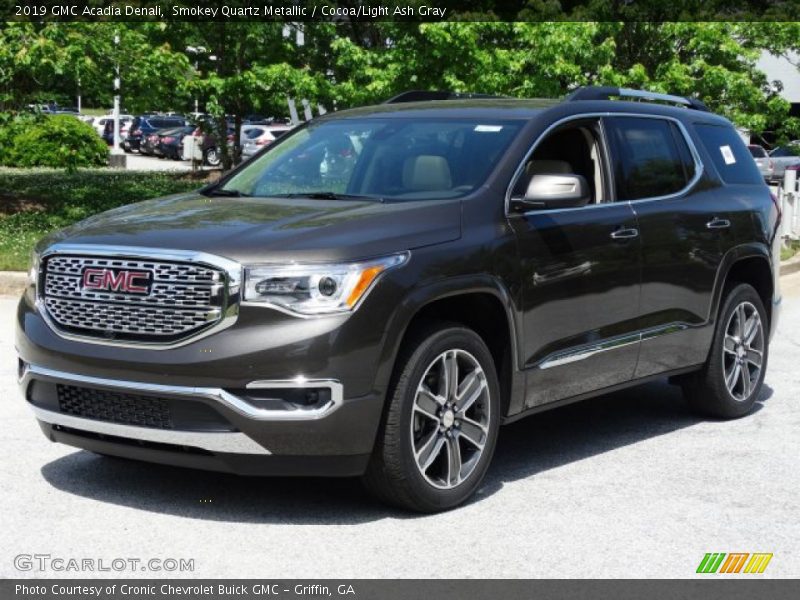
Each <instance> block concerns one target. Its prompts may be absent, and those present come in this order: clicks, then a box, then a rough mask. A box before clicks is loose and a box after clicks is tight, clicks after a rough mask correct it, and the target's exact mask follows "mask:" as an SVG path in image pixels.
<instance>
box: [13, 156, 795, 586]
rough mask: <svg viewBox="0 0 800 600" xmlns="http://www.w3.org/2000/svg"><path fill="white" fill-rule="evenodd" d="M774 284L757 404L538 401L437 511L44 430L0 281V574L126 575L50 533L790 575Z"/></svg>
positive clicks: (249, 569) (663, 392) (653, 397)
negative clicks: (167, 463) (200, 466)
mask: <svg viewBox="0 0 800 600" xmlns="http://www.w3.org/2000/svg"><path fill="white" fill-rule="evenodd" d="M155 160H157V159H155ZM783 287H784V297H785V300H784V310H783V315H782V320H781V322H780V326H779V329H778V334H777V336H776V339H775V340H774V341H773V344H772V347H771V353H772V354H771V358H770V367H769V371H768V374H767V380H766V384H767V385H766V386H765V390H764V393H763V395H762V397H761V400H760V402H758V403H757V405H756V410H755V412H754V413H753V414H752V415H750V416H748V417H746V418H743V419H740V420H737V421H730V422H715V421H706V420H702V419H699V418H697V417H695V416H693V415H692V414H691V413H690V412H688V410H687V409H686V407H685V405H684V404H683V402H682V399H681V397H680V394H679V392H678V390H677V389H676V388H674V387H671V386H669V385H667V384H666V382H655V383H651V384H647V385H645V386H643V387H640V388H636V389H630V390H627V391H623V392H619V393H615V394H611V395H608V396H604V397H602V398H598V399H596V400H592V401H587V402H584V403H581V404H577V405H572V406H568V407H564V408H561V409H558V410H555V411H552V412H549V413H545V414H541V415H538V416H535V417H533V418H531V419H528V420H524V421H521V422H518V423H515V424H514V425H511V426H509V427H507V428H505V429H503V430H501V435H500V441H499V445H498V449H497V452H496V455H495V459H494V463H493V466H492V468H491V470H490V472H489V474H488V476H487V479H486V482H485V484H484V486H483V487H482V489H481V490H480V492H479V493H478V494H477V496H476V497H475V499H474V500H473V501H471V502H470V503H469V504H468V505H467V506H464V507H462V508H460V509H456V510H453V511H451V512H448V513H444V514H439V515H433V516H419V515H412V514H406V513H400V512H397V511H394V510H390V509H386V508H384V507H383V506H381V505H379V504H377V503H375V502H373V501H372V500H371V499H370V498H369V497H368V496H367V495H366V494H365V493H364V492H362V490H361V488H360V487H359V485H358V482H357V481H352V480H324V479H254V478H237V477H232V476H225V475H219V474H209V473H203V472H196V471H191V470H184V469H178V468H171V467H164V466H154V465H148V464H142V463H137V462H133V461H125V460H118V459H109V458H101V457H99V456H95V455H92V454H90V453H87V452H83V451H78V450H75V449H72V448H69V447H67V446H61V445H55V444H51V443H49V442H48V441H46V440H45V438H44V437H43V436H42V434H41V432H40V431H39V428H38V426H37V425H36V423H35V421H34V419H33V417H32V415H31V414H30V412H29V411H28V409H27V408H26V407H25V405H24V402H23V400H22V398H21V396H20V394H19V392H18V391H17V388H16V383H15V368H16V360H15V355H14V342H13V318H14V307H15V303H16V301H15V299H13V298H3V299H0V384H2V387H0V389H2V392H0V402H2V404H3V407H4V410H5V414H4V417H5V419H4V421H5V423H6V426H5V427H4V428H3V430H2V433H0V444H2V450H3V453H4V460H3V462H2V479H3V485H2V486H0V507H1V508H2V511H3V515H4V518H3V521H4V524H3V531H4V535H3V539H4V541H5V543H4V544H3V548H2V551H0V575H1V576H4V577H20V576H22V577H26V576H42V575H44V576H51V577H54V576H70V577H80V576H96V575H99V576H117V574H116V573H114V572H110V573H109V572H106V573H80V572H52V571H49V572H46V573H37V572H35V571H27V572H21V571H18V570H16V569H15V566H14V557H15V556H17V555H19V554H23V553H25V554H36V553H40V554H50V555H51V556H53V557H63V558H78V559H81V558H90V559H94V560H99V559H104V560H108V561H111V560H113V559H114V558H118V557H123V558H139V559H142V560H148V559H150V558H158V559H164V558H176V559H180V558H188V559H194V560H195V570H194V572H192V573H185V574H184V575H185V576H195V577H203V578H211V577H259V578H262V579H268V578H275V577H284V578H288V577H320V578H324V577H335V578H351V577H403V578H415V577H455V578H458V577H484V578H505V577H563V578H570V577H620V578H631V577H633V578H637V577H654V578H670V577H693V576H695V569H696V568H697V565H698V564H699V562H700V560H701V559H702V558H703V555H704V554H705V553H706V552H771V553H774V558H773V559H772V562H771V563H770V564H769V568H768V569H767V570H766V572H765V574H764V575H763V576H764V577H796V576H797V574H798V573H800V520H798V518H797V512H798V497H800V476H799V475H798V468H797V458H798V456H800V436H799V435H798V428H800V402H799V401H798V398H800V393H798V392H800V369H798V359H799V358H800V274H796V275H791V276H788V277H785V278H784V279H783ZM122 574H124V575H128V576H133V577H150V576H155V577H157V576H163V575H164V574H163V573H158V572H156V573H153V572H123V573H122ZM174 575H177V576H180V575H181V574H179V573H175V574H174ZM740 577H741V575H740ZM747 577H751V576H747Z"/></svg>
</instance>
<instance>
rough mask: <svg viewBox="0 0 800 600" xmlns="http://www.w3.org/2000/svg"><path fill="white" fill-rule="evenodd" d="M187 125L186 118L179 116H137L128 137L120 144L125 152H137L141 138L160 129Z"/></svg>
mask: <svg viewBox="0 0 800 600" xmlns="http://www.w3.org/2000/svg"><path fill="white" fill-rule="evenodd" d="M188 124H189V122H188V121H187V120H186V118H185V117H181V116H168V117H167V116H162V115H152V114H150V115H139V116H138V117H135V118H134V119H133V121H132V122H131V125H130V130H129V131H128V135H127V136H126V137H125V140H124V141H123V142H122V149H123V150H124V151H125V152H134V151H137V150H139V146H140V145H141V143H142V138H144V137H147V136H148V135H151V134H153V133H156V132H157V131H159V130H161V129H170V128H175V127H185V126H186V125H188Z"/></svg>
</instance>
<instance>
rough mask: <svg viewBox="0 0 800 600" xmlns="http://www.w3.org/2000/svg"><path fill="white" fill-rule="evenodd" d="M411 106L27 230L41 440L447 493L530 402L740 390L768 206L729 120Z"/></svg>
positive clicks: (327, 128)
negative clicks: (672, 388)
mask: <svg viewBox="0 0 800 600" xmlns="http://www.w3.org/2000/svg"><path fill="white" fill-rule="evenodd" d="M419 95H420V94H419V93H418V92H416V93H415V94H414V97H419ZM628 96H635V97H636V98H638V99H639V101H635V102H634V101H625V100H618V99H615V98H620V97H621V98H625V97H628ZM403 100H404V98H403V97H402V96H401V97H398V98H395V99H393V101H392V102H391V103H387V104H383V105H380V106H372V107H366V108H359V109H354V110H349V111H343V112H339V113H336V114H328V115H325V116H323V117H320V118H318V119H315V120H313V121H311V122H310V123H307V124H305V125H304V126H302V127H299V128H297V129H295V130H294V131H292V132H290V133H288V134H286V135H285V136H283V137H281V138H279V139H278V140H277V141H276V142H275V143H274V144H272V145H270V148H269V150H267V151H265V152H264V153H261V154H259V155H258V156H256V157H255V158H254V159H252V160H251V161H249V162H248V163H246V164H244V165H242V166H240V167H239V168H237V169H235V170H233V171H232V172H231V173H230V174H228V175H227V176H225V177H223V178H222V179H221V180H219V181H218V182H217V183H215V184H212V185H210V186H208V187H206V188H204V189H202V190H200V191H199V192H195V193H185V194H180V195H174V196H169V197H167V198H163V199H158V200H150V201H147V202H142V203H139V204H132V205H128V206H124V207H122V208H118V209H116V210H112V211H110V212H107V213H104V214H101V215H98V216H95V217H92V218H91V219H88V220H86V221H84V222H82V223H79V224H77V225H75V226H73V227H70V228H67V229H65V230H63V231H61V232H59V233H56V234H54V235H51V236H50V237H48V238H46V239H45V240H43V241H42V242H40V243H39V245H38V247H37V250H36V252H35V255H34V257H33V266H32V268H31V272H30V285H29V287H28V288H27V291H26V293H25V294H24V296H23V298H22V300H21V303H20V305H19V310H18V321H17V327H18V332H17V339H16V346H17V348H18V351H19V354H20V358H19V378H20V381H21V386H22V390H23V392H24V396H25V399H26V401H27V402H28V403H29V405H30V408H31V409H32V410H33V412H34V414H35V416H36V418H37V419H38V420H39V422H40V424H41V427H42V429H43V431H44V433H45V435H46V436H47V437H48V438H49V439H51V440H53V441H56V442H62V443H66V444H70V445H73V446H77V447H80V448H84V449H87V450H90V451H93V452H96V453H99V454H107V455H115V456H124V457H130V458H135V459H141V460H147V461H154V462H159V463H167V464H172V465H181V466H188V467H198V468H203V469H213V470H219V471H227V472H234V473H241V474H248V475H255V474H280V475H316V476H362V477H363V480H364V481H365V483H366V485H367V486H368V487H369V489H371V490H372V491H373V492H375V493H376V494H377V495H378V496H379V497H380V498H382V499H384V500H385V501H387V502H390V503H394V504H397V505H400V506H402V507H406V508H410V509H414V510H419V511H437V510H443V509H447V508H450V507H453V506H455V505H457V504H459V503H461V502H463V501H464V500H466V499H467V498H468V497H469V496H470V495H471V494H472V493H473V492H474V491H475V490H476V488H478V486H479V485H480V483H481V480H482V479H483V478H484V475H485V474H486V472H487V469H488V468H489V463H490V460H491V458H492V453H493V451H494V449H495V444H496V441H497V436H498V431H499V427H500V425H502V424H505V423H508V422H510V421H514V420H516V419H519V418H521V417H524V416H527V415H532V414H535V413H537V412H540V411H542V410H544V409H548V408H553V407H557V406H561V405H563V404H565V403H569V402H574V401H577V400H583V399H586V398H590V397H593V396H598V395H601V394H605V393H608V392H610V391H612V390H617V389H620V388H623V387H627V386H632V385H636V384H639V383H641V382H643V381H647V380H650V379H653V378H659V377H670V378H671V381H672V382H673V383H676V384H679V385H681V386H682V387H683V389H684V390H685V394H686V397H687V399H688V401H689V403H690V404H691V406H692V407H694V408H695V409H696V410H697V411H699V412H701V413H703V414H705V415H709V416H711V417H715V418H735V417H741V416H743V415H746V414H747V413H748V412H749V411H750V410H751V408H752V407H753V405H754V403H755V402H756V400H757V399H758V398H759V393H760V390H761V386H762V383H763V381H764V374H765V372H766V367H767V357H768V350H769V347H768V344H769V340H770V337H771V333H772V332H773V331H774V330H775V326H776V321H777V317H778V309H779V303H780V293H779V288H778V278H777V275H778V258H777V254H776V252H777V250H778V225H779V220H780V215H779V210H778V207H777V206H776V202H775V199H774V198H773V197H771V195H770V192H769V189H768V188H767V186H766V185H765V184H764V180H763V178H762V177H761V175H760V173H759V171H758V169H757V168H756V165H755V164H754V162H753V158H752V157H751V155H750V153H749V151H748V149H747V147H746V146H745V145H744V143H743V142H742V141H741V139H740V138H739V136H738V134H737V132H736V130H735V129H734V128H733V127H732V125H731V123H730V122H728V121H727V120H725V119H723V118H721V117H718V116H715V115H713V114H711V113H710V112H708V111H707V110H705V107H704V106H703V105H702V104H701V103H699V102H698V101H696V100H689V99H686V98H679V97H674V96H663V95H656V94H649V93H646V92H633V91H628V90H621V89H611V88H584V89H581V90H578V91H577V92H575V93H574V94H572V95H571V96H570V97H568V98H567V99H566V100H565V101H561V102H556V101H550V100H513V99H487V98H470V99H459V100H441V101H422V102H404V101H403ZM641 100H647V101H641ZM659 101H660V102H662V104H659V103H658V102H659ZM663 102H671V103H674V104H679V105H682V106H667V105H665V104H663Z"/></svg>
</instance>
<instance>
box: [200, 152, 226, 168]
mask: <svg viewBox="0 0 800 600" xmlns="http://www.w3.org/2000/svg"><path fill="white" fill-rule="evenodd" d="M203 160H204V161H205V163H206V164H207V165H208V166H209V167H218V166H219V164H220V163H221V162H222V158H221V157H220V155H219V149H217V148H208V149H207V150H206V151H205V152H204V153H203Z"/></svg>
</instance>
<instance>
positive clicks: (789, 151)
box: [769, 140, 800, 181]
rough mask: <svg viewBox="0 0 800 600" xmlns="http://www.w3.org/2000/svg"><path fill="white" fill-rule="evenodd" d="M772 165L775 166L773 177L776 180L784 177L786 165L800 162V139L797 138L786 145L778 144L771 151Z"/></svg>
mask: <svg viewBox="0 0 800 600" xmlns="http://www.w3.org/2000/svg"><path fill="white" fill-rule="evenodd" d="M769 157H770V159H771V160H772V165H773V166H774V168H775V171H774V173H773V174H772V177H773V179H774V180H778V181H780V180H781V179H783V174H784V173H785V172H786V167H788V166H790V165H797V164H800V140H795V141H793V142H790V143H788V144H786V145H785V146H778V147H777V148H775V149H774V150H773V151H772V152H770V153H769Z"/></svg>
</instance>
